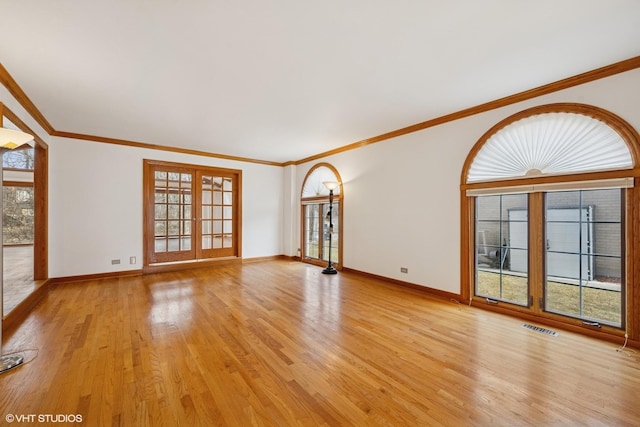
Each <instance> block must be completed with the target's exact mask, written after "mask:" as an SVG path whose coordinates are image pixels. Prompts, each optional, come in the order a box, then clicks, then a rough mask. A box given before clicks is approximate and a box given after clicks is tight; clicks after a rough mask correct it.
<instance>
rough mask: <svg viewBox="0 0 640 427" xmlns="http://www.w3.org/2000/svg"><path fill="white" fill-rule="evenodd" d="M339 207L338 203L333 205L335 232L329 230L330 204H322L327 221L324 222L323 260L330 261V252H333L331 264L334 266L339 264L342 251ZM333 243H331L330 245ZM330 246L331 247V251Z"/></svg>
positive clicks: (332, 216)
mask: <svg viewBox="0 0 640 427" xmlns="http://www.w3.org/2000/svg"><path fill="white" fill-rule="evenodd" d="M338 209H339V205H338V203H337V202H334V203H333V207H332V215H331V218H332V220H331V222H332V223H333V230H330V229H329V204H328V203H324V204H322V212H323V216H322V217H323V218H324V219H325V221H324V227H323V230H324V232H323V236H324V239H323V245H322V247H323V250H322V258H321V259H322V260H323V261H329V252H331V262H332V263H334V264H337V263H338V260H339V259H340V258H339V257H338V255H339V253H338V251H339V249H340V245H339V244H338V242H339V240H340V216H339V215H337V213H338V212H339V210H338ZM329 242H331V243H329ZM329 245H331V251H329Z"/></svg>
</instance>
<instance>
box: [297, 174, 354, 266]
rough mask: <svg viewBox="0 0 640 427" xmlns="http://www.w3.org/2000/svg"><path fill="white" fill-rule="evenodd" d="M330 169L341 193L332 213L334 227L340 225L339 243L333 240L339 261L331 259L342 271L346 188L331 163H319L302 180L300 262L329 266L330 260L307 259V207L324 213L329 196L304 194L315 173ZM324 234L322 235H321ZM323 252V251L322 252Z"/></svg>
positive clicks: (337, 197)
mask: <svg viewBox="0 0 640 427" xmlns="http://www.w3.org/2000/svg"><path fill="white" fill-rule="evenodd" d="M323 167H324V168H328V169H329V170H330V171H331V173H332V174H333V177H334V179H335V181H336V182H338V183H339V191H337V192H335V193H334V195H333V203H334V205H337V208H338V209H334V210H333V211H332V215H334V226H335V223H336V222H337V224H338V230H339V231H338V233H337V234H338V239H337V242H335V243H334V242H333V240H332V247H334V248H335V247H336V246H337V247H338V256H337V259H336V257H335V256H334V254H332V256H331V258H333V259H336V261H335V262H332V265H333V267H334V268H335V269H336V270H341V269H342V266H343V261H342V259H343V258H342V256H343V249H342V248H343V246H342V241H343V232H342V230H343V224H344V222H343V210H344V196H343V194H344V188H343V185H342V179H341V178H340V174H339V173H338V171H337V169H336V168H335V167H333V166H332V165H331V164H329V163H324V162H322V163H317V164H315V165H314V166H312V167H311V168H310V169H309V171H308V172H307V174H306V175H305V178H304V179H303V180H302V186H301V189H300V260H301V261H302V262H306V263H309V264H314V265H318V266H325V265H327V262H328V260H323V259H321V258H309V257H307V254H306V243H307V242H306V239H305V237H306V212H305V210H306V206H308V205H310V204H317V205H319V211H320V212H322V211H323V208H324V206H325V205H328V204H329V194H328V193H327V194H326V195H324V194H323V195H317V196H308V197H304V195H303V192H304V188H305V184H306V183H307V180H308V179H309V177H310V176H312V174H313V173H314V172H316V171H317V170H318V169H319V168H323ZM336 216H337V221H336ZM320 218H321V219H322V215H321V216H320ZM323 222H324V221H322V220H321V221H319V224H318V226H319V232H321V230H322V229H323V226H322V224H323ZM321 234H322V233H321ZM322 242H324V239H323V240H322ZM323 246H324V245H323V244H322V243H319V248H322V247H323ZM321 252H322V250H321Z"/></svg>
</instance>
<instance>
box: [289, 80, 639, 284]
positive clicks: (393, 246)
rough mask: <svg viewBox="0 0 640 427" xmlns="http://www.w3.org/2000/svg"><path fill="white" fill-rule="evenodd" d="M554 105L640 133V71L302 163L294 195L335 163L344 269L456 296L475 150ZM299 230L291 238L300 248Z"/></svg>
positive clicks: (298, 220)
mask: <svg viewBox="0 0 640 427" xmlns="http://www.w3.org/2000/svg"><path fill="white" fill-rule="evenodd" d="M555 102H578V103H584V104H591V105H595V106H598V107H601V108H604V109H607V110H609V111H611V112H613V113H616V114H618V115H619V116H621V117H622V118H624V119H625V120H627V121H628V122H629V123H630V124H631V125H632V126H634V127H635V128H636V129H638V130H640V70H634V71H630V72H627V73H624V74H619V75H616V76H613V77H609V78H607V79H603V80H598V81H595V82H591V83H588V84H585V85H582V86H579V87H574V88H571V89H567V90H564V91H561V92H557V93H554V94H551V95H547V96H543V97H539V98H536V99H532V100H528V101H526V102H521V103H518V104H515V105H511V106H508V107H504V108H501V109H498V110H493V111H489V112H486V113H482V114H479V115H475V116H472V117H468V118H465V119H461V120H457V121H455V122H451V123H446V124H443V125H440V126H437V127H433V128H429V129H425V130H422V131H419V132H415V133H411V134H408V135H404V136H401V137H398V138H394V139H391V140H387V141H383V142H379V143H376V144H373V145H369V146H366V147H363V148H359V149H356V150H351V151H346V152H344V153H340V154H337V155H333V156H329V157H326V158H323V159H320V160H317V161H314V162H309V163H307V164H303V165H299V166H298V167H297V173H296V175H295V178H296V190H295V191H293V194H294V195H299V194H300V189H301V186H302V182H303V180H304V178H305V176H306V174H307V172H308V170H309V169H310V168H311V167H312V166H313V165H314V164H315V163H317V162H321V161H322V162H328V163H330V164H332V165H333V166H334V167H336V169H337V170H338V172H339V173H340V175H341V177H342V179H343V180H344V193H343V196H344V202H343V203H344V208H343V209H344V222H343V224H341V227H342V232H343V234H344V235H343V244H344V248H343V251H344V253H343V262H344V265H345V267H349V268H353V269H356V270H360V271H365V272H368V273H372V274H377V275H381V276H384V277H389V278H394V279H398V280H403V281H406V282H410V283H415V284H419V285H423V286H428V287H430V288H434V289H439V290H444V291H448V292H452V293H456V294H457V293H459V292H460V227H461V225H460V190H459V185H460V176H461V172H462V167H463V164H464V161H465V159H466V157H467V155H468V153H469V151H470V150H471V148H472V147H473V145H474V144H475V143H476V142H477V141H478V139H480V137H481V136H482V135H483V134H484V133H485V132H486V131H487V130H488V129H489V128H491V127H492V126H493V125H495V124H496V123H497V122H499V121H501V120H502V119H504V118H506V117H508V116H510V115H511V114H514V113H516V112H518V111H521V110H524V109H527V108H529V107H532V106H534V105H542V104H548V103H555ZM390 130H391V129H390ZM372 136H373V135H372ZM345 142H353V141H345ZM298 197H299V196H298ZM296 209H298V210H297V211H296V212H299V208H296ZM296 215H297V224H299V222H300V218H299V216H300V215H299V213H297V214H296ZM292 216H293V215H292ZM299 230H300V227H299V226H296V227H294V228H293V234H292V236H291V241H292V242H293V243H294V244H295V245H296V246H295V247H298V246H299V242H300V231H299ZM400 267H407V268H408V269H409V272H408V274H404V273H400Z"/></svg>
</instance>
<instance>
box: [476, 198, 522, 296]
mask: <svg viewBox="0 0 640 427" xmlns="http://www.w3.org/2000/svg"><path fill="white" fill-rule="evenodd" d="M475 212H476V227H475V229H476V269H475V270H476V286H475V294H476V295H477V296H481V297H485V298H488V299H490V300H496V301H504V302H510V303H514V304H518V305H524V306H526V305H528V302H529V282H528V280H529V278H528V264H529V262H528V259H529V250H528V236H529V233H528V230H529V222H528V196H527V195H526V194H509V195H495V196H494V195H492V196H479V197H476V209H475Z"/></svg>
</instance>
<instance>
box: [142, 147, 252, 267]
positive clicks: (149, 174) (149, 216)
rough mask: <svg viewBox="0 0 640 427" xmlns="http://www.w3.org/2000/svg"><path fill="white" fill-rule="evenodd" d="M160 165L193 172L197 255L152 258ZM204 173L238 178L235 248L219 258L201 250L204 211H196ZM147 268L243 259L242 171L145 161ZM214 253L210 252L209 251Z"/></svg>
mask: <svg viewBox="0 0 640 427" xmlns="http://www.w3.org/2000/svg"><path fill="white" fill-rule="evenodd" d="M157 168H163V169H171V170H176V171H180V172H188V173H191V174H192V208H191V215H192V218H191V221H192V227H191V232H192V237H191V239H192V250H191V251H190V253H191V252H192V253H193V255H192V256H189V257H187V258H184V259H175V260H170V261H160V262H157V261H152V259H151V257H152V254H153V253H154V252H155V251H154V237H155V236H154V235H155V233H154V231H153V230H154V219H155V218H154V217H155V214H154V212H155V209H154V207H155V203H154V201H155V197H154V191H153V189H154V181H155V180H154V177H153V172H154V171H155V170H156V169H157ZM201 173H205V174H209V175H210V174H219V175H222V176H226V177H232V178H233V179H234V185H235V188H234V191H233V197H234V200H233V213H234V215H233V224H232V227H233V239H234V240H233V242H234V243H233V251H232V252H230V253H229V251H227V252H225V253H224V254H223V255H221V256H219V257H210V256H208V257H206V258H203V257H202V256H203V252H202V250H201V249H200V246H201V240H200V237H201V235H200V230H201V226H200V224H199V222H198V221H197V219H198V218H199V217H201V213H200V212H196V210H197V209H200V194H199V193H200V185H199V183H198V182H197V179H198V178H199V177H200V176H201ZM142 211H143V213H142V215H143V219H142V220H143V268H144V270H145V271H154V270H153V269H152V268H150V267H153V266H158V265H166V264H176V263H182V264H184V263H188V264H190V263H193V262H198V263H200V261H202V260H219V259H226V260H229V259H241V258H242V170H239V169H229V168H218V167H212V166H201V165H193V164H186V163H176V162H167V161H160V160H150V159H144V160H143V209H142ZM208 255H210V253H209V254H208Z"/></svg>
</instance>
